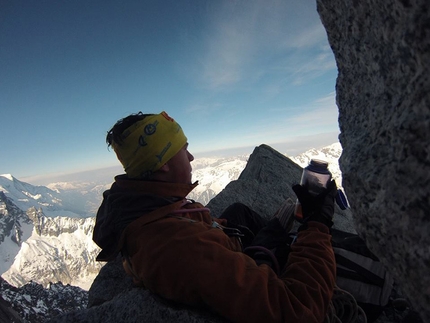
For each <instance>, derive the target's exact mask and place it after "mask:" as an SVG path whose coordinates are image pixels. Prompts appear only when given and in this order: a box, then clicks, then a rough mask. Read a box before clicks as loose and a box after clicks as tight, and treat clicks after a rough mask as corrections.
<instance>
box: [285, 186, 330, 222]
mask: <svg viewBox="0 0 430 323" xmlns="http://www.w3.org/2000/svg"><path fill="white" fill-rule="evenodd" d="M292 188H293V191H294V193H296V195H297V198H298V199H299V202H300V204H301V206H302V214H303V221H302V222H303V223H307V222H309V221H317V222H321V223H323V224H325V225H326V226H328V227H329V228H331V226H332V225H333V215H334V199H335V197H336V194H337V187H336V182H335V181H334V180H332V181H330V182H329V183H328V184H327V189H326V190H325V191H324V192H322V193H320V194H318V195H316V196H314V195H312V194H310V193H309V191H308V190H307V188H306V187H304V186H302V185H299V184H297V185H294V186H293V187H292Z"/></svg>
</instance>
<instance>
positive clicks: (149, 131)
mask: <svg viewBox="0 0 430 323" xmlns="http://www.w3.org/2000/svg"><path fill="white" fill-rule="evenodd" d="M157 125H158V121H155V122H154V123H150V124H148V125H146V126H145V129H144V130H143V131H144V132H145V134H146V135H148V136H150V135H153V134H154V133H155V132H156V131H157Z"/></svg>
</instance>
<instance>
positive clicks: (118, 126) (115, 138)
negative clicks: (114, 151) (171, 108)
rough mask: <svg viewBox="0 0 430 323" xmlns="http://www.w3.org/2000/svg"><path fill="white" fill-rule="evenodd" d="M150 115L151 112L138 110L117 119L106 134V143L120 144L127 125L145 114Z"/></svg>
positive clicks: (145, 115) (140, 118)
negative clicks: (145, 112)
mask: <svg viewBox="0 0 430 323" xmlns="http://www.w3.org/2000/svg"><path fill="white" fill-rule="evenodd" d="M152 115H153V114H143V113H142V112H140V111H139V112H138V113H134V114H130V115H129V116H127V117H125V118H122V119H120V120H118V121H117V122H116V123H115V125H114V126H113V127H112V129H111V130H109V131H108V133H107V135H106V143H107V144H108V147H109V146H111V145H112V142H115V143H116V144H118V145H121V144H122V142H123V138H122V134H123V132H124V131H125V130H126V129H127V128H128V127H130V126H131V125H133V124H135V123H136V122H138V121H140V120H143V119H145V118H146V117H147V116H152Z"/></svg>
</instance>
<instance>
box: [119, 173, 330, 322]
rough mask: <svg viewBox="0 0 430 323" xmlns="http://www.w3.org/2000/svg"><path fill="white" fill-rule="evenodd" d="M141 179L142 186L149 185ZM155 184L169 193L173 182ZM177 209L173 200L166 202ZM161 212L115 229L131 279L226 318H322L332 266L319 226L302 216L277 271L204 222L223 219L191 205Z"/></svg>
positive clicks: (326, 240)
mask: <svg viewBox="0 0 430 323" xmlns="http://www.w3.org/2000/svg"><path fill="white" fill-rule="evenodd" d="M136 183H137V182H133V185H134V186H136V185H137V184H136ZM141 183H148V182H141ZM142 185H143V186H146V188H143V186H142V187H141V189H143V191H146V190H147V189H149V188H150V186H149V184H142ZM160 185H161V186H163V184H162V183H157V184H156V186H157V189H156V191H157V193H158V194H160V192H162V194H172V192H170V191H171V190H172V189H173V190H174V186H171V185H169V187H167V186H166V187H164V188H163V187H161V188H160ZM192 188H193V187H192ZM192 188H191V189H192ZM182 189H183V188H181V189H180V190H182ZM176 196H177V195H176ZM178 207H180V203H178V206H174V207H173V208H178ZM183 207H184V208H201V207H202V205H201V204H199V203H193V204H187V205H185V206H183ZM163 212H167V213H166V214H162V213H163ZM169 212H171V209H170V210H169V209H168V208H162V209H158V210H156V211H154V212H151V213H148V214H146V215H144V216H142V217H140V218H139V219H137V220H135V221H133V222H132V223H131V224H129V225H128V226H127V228H126V230H125V231H124V232H123V235H122V241H121V245H120V247H121V246H122V247H123V248H124V250H125V251H126V252H127V254H128V255H129V260H130V263H131V266H132V270H133V273H134V274H135V276H134V278H135V282H136V284H140V285H144V286H145V287H146V288H148V289H149V290H151V291H152V292H154V293H157V294H159V295H161V296H163V297H165V298H167V299H170V300H174V301H177V302H180V303H184V304H189V305H195V306H208V307H210V308H211V309H212V310H214V311H215V312H217V313H219V314H220V315H222V316H223V317H225V318H227V319H229V320H231V321H233V322H307V323H309V322H322V321H323V320H324V316H325V313H326V310H327V308H328V305H329V302H330V300H331V297H332V293H333V288H334V286H335V268H336V267H335V259H334V254H333V250H332V247H331V242H330V240H331V236H330V234H329V231H328V228H327V227H326V226H324V225H322V224H320V223H317V222H310V223H309V225H308V228H307V229H306V230H303V231H301V232H299V234H298V238H297V240H296V242H295V244H294V245H293V247H292V250H291V252H290V255H289V259H288V263H287V267H286V271H285V272H284V273H283V274H282V275H281V276H280V277H278V276H277V275H276V274H275V272H274V271H273V270H272V269H271V268H270V267H268V266H266V265H261V266H257V265H256V263H255V262H254V260H253V259H252V258H250V257H248V256H246V255H245V254H243V253H242V252H241V248H240V244H239V243H238V241H237V240H236V238H230V237H228V236H227V235H226V234H225V233H224V232H223V231H222V230H221V229H218V228H215V227H213V226H212V221H213V220H215V221H217V222H222V224H226V223H225V221H220V220H219V219H215V218H212V217H211V215H210V214H209V212H207V211H203V212H202V211H199V210H198V211H197V212H192V211H191V212H188V213H181V214H180V215H179V217H178V216H169V217H163V216H164V215H167V214H169ZM154 219H155V220H154ZM125 268H126V270H127V271H128V272H129V273H130V270H128V269H127V266H125Z"/></svg>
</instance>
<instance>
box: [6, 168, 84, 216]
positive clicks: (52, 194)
mask: <svg viewBox="0 0 430 323" xmlns="http://www.w3.org/2000/svg"><path fill="white" fill-rule="evenodd" d="M53 187H54V188H56V187H55V186H54V185H53ZM0 191H2V192H3V193H4V194H5V195H6V196H7V197H9V198H10V199H11V200H12V201H13V203H14V204H15V205H16V206H17V207H19V208H20V209H21V210H23V211H26V210H28V209H29V208H31V207H34V208H36V209H39V208H42V209H43V212H44V214H45V215H46V216H48V217H55V216H68V217H88V216H90V215H91V214H89V213H88V212H87V211H86V210H85V208H84V207H83V205H82V200H80V201H77V200H76V199H73V198H72V196H67V194H62V192H61V190H59V189H57V190H56V191H54V190H52V189H50V188H48V187H46V186H34V185H31V184H29V183H25V182H22V181H20V180H18V179H16V178H15V177H13V176H12V175H10V174H4V175H0Z"/></svg>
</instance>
